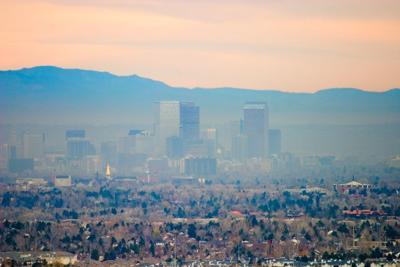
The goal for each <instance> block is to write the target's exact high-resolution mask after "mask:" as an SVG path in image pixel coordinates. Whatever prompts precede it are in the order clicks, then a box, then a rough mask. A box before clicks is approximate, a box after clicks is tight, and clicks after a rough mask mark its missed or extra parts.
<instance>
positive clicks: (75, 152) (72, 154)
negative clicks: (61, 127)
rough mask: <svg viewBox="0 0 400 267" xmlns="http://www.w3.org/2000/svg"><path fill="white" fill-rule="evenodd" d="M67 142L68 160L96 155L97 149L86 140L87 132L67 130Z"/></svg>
mask: <svg viewBox="0 0 400 267" xmlns="http://www.w3.org/2000/svg"><path fill="white" fill-rule="evenodd" d="M65 139H66V141H67V154H66V155H67V158H69V159H83V158H84V157H85V156H88V155H94V154H96V149H95V147H94V146H93V144H91V143H90V142H89V140H87V139H85V130H67V131H66V132H65Z"/></svg>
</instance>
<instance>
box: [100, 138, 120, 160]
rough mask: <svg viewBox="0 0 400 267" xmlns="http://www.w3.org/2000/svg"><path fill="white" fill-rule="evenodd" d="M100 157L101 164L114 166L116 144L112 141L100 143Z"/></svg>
mask: <svg viewBox="0 0 400 267" xmlns="http://www.w3.org/2000/svg"><path fill="white" fill-rule="evenodd" d="M100 155H101V160H102V162H109V163H111V164H115V163H116V161H117V143H116V142H113V141H109V142H103V143H101V145H100Z"/></svg>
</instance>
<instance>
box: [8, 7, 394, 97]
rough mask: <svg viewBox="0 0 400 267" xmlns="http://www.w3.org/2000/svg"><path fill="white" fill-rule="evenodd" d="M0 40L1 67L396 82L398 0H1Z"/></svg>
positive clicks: (230, 82)
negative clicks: (48, 67)
mask: <svg viewBox="0 0 400 267" xmlns="http://www.w3.org/2000/svg"><path fill="white" fill-rule="evenodd" d="M0 40H1V42H0V59H1V60H0V69H16V68H22V67H31V66H36V65H56V66H60V67H67V68H85V69H94V70H105V71H109V72H112V73H115V74H121V75H125V74H138V75H141V76H145V77H150V78H153V79H157V80H162V81H164V82H166V83H168V84H170V85H174V86H187V87H194V86H201V87H219V86H234V87H245V88H255V89H280V90H284V91H316V90H319V89H322V88H329V87H357V88H362V89H365V90H373V91H384V90H387V89H390V88H395V87H400V1H398V0H379V1H377V0H346V1H345V0H331V1H328V0H327V1H323V0H303V1H299V0H293V1H285V0H280V1H278V0H270V1H267V0H265V1H261V0H260V1H257V0H254V1H249V0H248V1H240V0H232V1H227V0H220V1H211V0H202V1H200V0H199V1H189V0H168V1H164V0H141V1H134V0H80V1H79V0H58V1H57V0H25V1H22V0H2V1H1V3H0Z"/></svg>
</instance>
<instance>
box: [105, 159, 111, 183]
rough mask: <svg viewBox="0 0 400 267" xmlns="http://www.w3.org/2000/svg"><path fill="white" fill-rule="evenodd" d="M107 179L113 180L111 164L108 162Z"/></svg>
mask: <svg viewBox="0 0 400 267" xmlns="http://www.w3.org/2000/svg"><path fill="white" fill-rule="evenodd" d="M106 178H107V179H111V168H110V164H109V163H108V162H107V166H106Z"/></svg>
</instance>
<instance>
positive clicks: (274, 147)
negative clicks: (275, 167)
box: [268, 129, 282, 155]
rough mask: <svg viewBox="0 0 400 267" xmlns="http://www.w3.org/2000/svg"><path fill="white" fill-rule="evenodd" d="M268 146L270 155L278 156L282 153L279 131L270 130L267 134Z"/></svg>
mask: <svg viewBox="0 0 400 267" xmlns="http://www.w3.org/2000/svg"><path fill="white" fill-rule="evenodd" d="M268 139H269V140H268V146H269V149H268V151H269V154H270V155H278V154H280V153H281V152H282V134H281V130H279V129H270V130H269V134H268Z"/></svg>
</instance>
